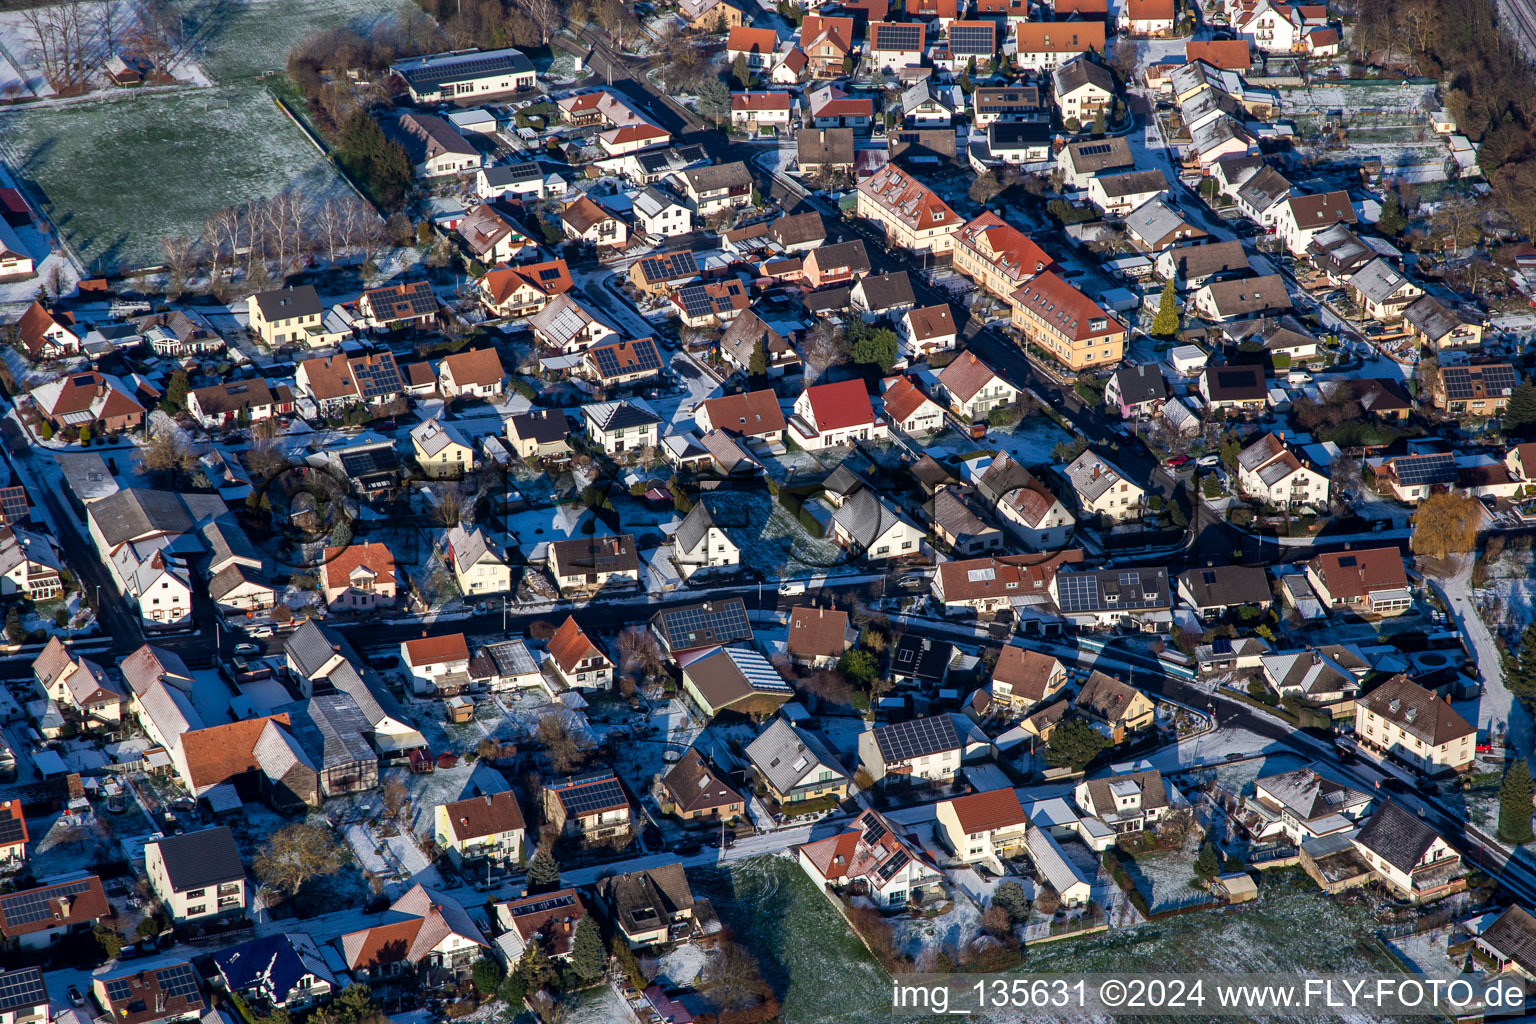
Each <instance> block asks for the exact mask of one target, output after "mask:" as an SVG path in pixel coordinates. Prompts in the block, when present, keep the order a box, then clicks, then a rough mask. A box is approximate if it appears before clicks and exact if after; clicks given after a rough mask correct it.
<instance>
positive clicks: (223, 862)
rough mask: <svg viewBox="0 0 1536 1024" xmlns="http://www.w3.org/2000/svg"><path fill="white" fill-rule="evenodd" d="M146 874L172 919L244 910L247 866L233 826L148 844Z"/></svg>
mask: <svg viewBox="0 0 1536 1024" xmlns="http://www.w3.org/2000/svg"><path fill="white" fill-rule="evenodd" d="M144 873H145V875H146V876H148V878H149V885H150V888H152V889H153V890H154V892H155V895H156V896H157V897H159V899H160V902H161V904H162V905H163V906H164V907H165V909H166V910H167V911H168V912H169V913H170V915H171V919H172V920H173V921H176V922H178V923H180V922H184V921H198V920H202V919H204V918H211V917H216V916H220V915H229V916H233V917H243V916H244V915H245V868H244V866H243V865H242V864H241V863H240V850H239V849H238V848H237V847H236V846H235V837H234V834H233V833H231V832H230V830H229V829H228V828H224V827H222V826H220V827H218V828H206V829H202V830H200V831H197V832H188V833H185V834H184V835H178V836H166V837H164V838H162V839H157V840H154V841H153V842H149V843H146V844H145V845H144Z"/></svg>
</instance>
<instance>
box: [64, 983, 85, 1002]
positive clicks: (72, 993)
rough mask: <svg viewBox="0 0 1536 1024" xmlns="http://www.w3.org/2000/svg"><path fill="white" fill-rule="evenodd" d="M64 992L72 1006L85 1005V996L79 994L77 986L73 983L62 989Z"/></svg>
mask: <svg viewBox="0 0 1536 1024" xmlns="http://www.w3.org/2000/svg"><path fill="white" fill-rule="evenodd" d="M64 994H65V995H67V996H69V1002H70V1004H71V1005H73V1006H84V1005H85V996H83V995H81V994H80V990H79V989H78V988H76V987H75V986H74V985H71V986H69V988H67V989H65V990H64Z"/></svg>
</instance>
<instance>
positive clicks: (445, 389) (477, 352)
mask: <svg viewBox="0 0 1536 1024" xmlns="http://www.w3.org/2000/svg"><path fill="white" fill-rule="evenodd" d="M506 379H507V371H506V370H504V369H502V366H501V357H500V356H498V355H497V354H496V350H495V349H494V348H477V349H471V350H469V351H467V352H454V353H451V354H450V355H446V356H444V357H443V360H442V362H440V363H438V364H437V391H438V394H440V395H442V396H443V397H444V398H466V397H468V398H484V399H486V400H487V401H493V400H495V399H498V398H500V397H501V396H502V394H503V389H504V387H505V384H506Z"/></svg>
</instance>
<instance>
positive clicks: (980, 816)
mask: <svg viewBox="0 0 1536 1024" xmlns="http://www.w3.org/2000/svg"><path fill="white" fill-rule="evenodd" d="M936 816H937V819H938V820H937V824H936V826H935V828H934V836H935V838H937V839H938V840H939V841H940V842H941V843H943V844H944V845H945V846H946V847H948V848H949V850H950V852H952V853H953V854H954V855H955V856H956V857H957V858H959V859H960V861H961V862H962V863H965V864H977V863H980V864H986V865H988V866H989V867H991V868H992V869H993V870H995V871H999V872H1001V871H1002V870H1003V858H1005V857H1007V858H1012V857H1015V856H1017V855H1018V854H1019V853H1021V852H1023V850H1024V834H1025V832H1027V831H1028V830H1029V817H1028V816H1027V815H1026V814H1025V813H1024V808H1023V806H1022V805H1021V804H1020V803H1019V795H1018V794H1017V793H1015V792H1014V791H1013V790H1012V789H994V790H990V791H988V792H984V793H972V794H970V795H969V796H960V797H955V798H954V799H951V800H941V801H940V802H939V805H938V808H937V811H936Z"/></svg>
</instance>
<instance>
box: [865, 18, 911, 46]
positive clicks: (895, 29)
mask: <svg viewBox="0 0 1536 1024" xmlns="http://www.w3.org/2000/svg"><path fill="white" fill-rule="evenodd" d="M874 29H875V44H874V49H876V50H921V49H922V48H923V26H921V25H909V24H892V23H890V22H881V23H879V24H876V25H875V26H874Z"/></svg>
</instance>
